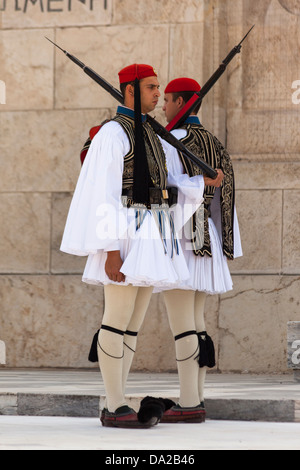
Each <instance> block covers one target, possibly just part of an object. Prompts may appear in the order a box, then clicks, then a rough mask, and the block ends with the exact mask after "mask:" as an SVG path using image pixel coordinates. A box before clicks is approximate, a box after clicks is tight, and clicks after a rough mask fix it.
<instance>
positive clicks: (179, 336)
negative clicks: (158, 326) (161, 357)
mask: <svg viewBox="0 0 300 470" xmlns="http://www.w3.org/2000/svg"><path fill="white" fill-rule="evenodd" d="M196 334H197V331H196V330H190V331H185V332H184V333H180V334H179V335H176V336H175V341H177V340H178V339H181V338H185V336H190V335H196Z"/></svg>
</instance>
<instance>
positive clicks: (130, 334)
mask: <svg viewBox="0 0 300 470" xmlns="http://www.w3.org/2000/svg"><path fill="white" fill-rule="evenodd" d="M125 335H128V336H137V335H138V332H137V331H130V330H126V331H125Z"/></svg>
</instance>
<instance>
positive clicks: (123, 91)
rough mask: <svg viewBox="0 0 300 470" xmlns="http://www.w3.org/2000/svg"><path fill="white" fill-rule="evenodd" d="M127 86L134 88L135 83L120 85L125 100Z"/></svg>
mask: <svg viewBox="0 0 300 470" xmlns="http://www.w3.org/2000/svg"><path fill="white" fill-rule="evenodd" d="M127 85H132V86H134V82H126V83H120V90H121V93H122V95H123V98H125V90H126V87H127Z"/></svg>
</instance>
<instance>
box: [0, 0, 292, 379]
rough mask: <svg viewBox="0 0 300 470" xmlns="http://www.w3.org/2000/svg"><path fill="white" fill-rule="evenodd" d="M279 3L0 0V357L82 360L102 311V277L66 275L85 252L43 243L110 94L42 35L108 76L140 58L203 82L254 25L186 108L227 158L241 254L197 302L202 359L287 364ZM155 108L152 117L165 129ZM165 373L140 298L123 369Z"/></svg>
mask: <svg viewBox="0 0 300 470" xmlns="http://www.w3.org/2000/svg"><path fill="white" fill-rule="evenodd" d="M295 5H296V2H294V1H292V0H290V1H289V0H285V1H284V0H262V1H260V2H252V1H250V0H226V1H224V0H223V1H222V0H185V1H182V0H152V1H151V2H147V1H146V0H140V1H138V2H137V1H136V0H105V1H104V0H103V1H102V0H98V1H97V0H86V1H85V0H39V1H36V2H33V1H30V0H28V1H26V0H7V1H5V0H0V25H1V30H0V64H1V68H0V80H2V81H4V82H5V84H6V104H0V124H1V126H0V128H1V144H0V159H1V173H0V183H1V184H0V208H1V214H2V224H0V237H1V244H0V298H1V305H0V340H2V341H4V342H5V345H6V363H7V367H67V368H69V367H95V365H92V364H91V363H89V362H88V361H87V355H88V350H89V346H90V341H91V339H92V336H93V334H94V332H95V330H96V329H97V328H98V327H99V325H100V323H101V317H102V312H103V291H102V288H97V287H93V286H88V285H86V284H83V283H82V282H81V273H82V270H83V267H84V263H85V259H84V258H77V257H72V256H69V255H66V254H63V253H61V252H59V245H60V240H61V235H62V231H63V227H64V223H65V219H66V215H67V211H68V207H69V204H70V200H71V197H72V191H73V190H74V187H75V184H76V181H77V178H78V174H79V171H80V162H79V152H80V149H81V147H82V144H83V142H84V141H85V139H86V137H87V133H88V130H89V128H90V127H92V126H94V125H96V124H98V123H99V122H100V121H102V120H103V119H105V118H107V117H110V116H112V115H113V114H114V110H115V106H116V103H115V102H114V100H113V98H112V97H110V96H109V95H108V94H107V93H105V92H104V91H103V90H101V89H100V87H99V86H97V85H96V84H95V83H93V82H92V81H91V79H90V78H89V77H88V76H86V75H85V74H84V73H83V72H82V70H80V69H79V68H78V67H76V65H75V64H73V63H72V62H71V61H69V60H68V59H67V58H66V57H65V56H64V54H63V53H62V52H60V51H59V50H57V49H56V48H54V46H52V45H51V44H50V43H49V42H48V41H47V40H46V39H45V36H47V37H48V38H49V39H51V40H53V41H55V42H56V43H58V44H59V45H60V46H61V47H63V48H64V49H66V50H68V51H69V52H70V53H72V54H74V55H75V56H76V57H78V58H79V59H80V60H82V61H83V62H84V63H86V64H87V65H89V66H90V67H91V68H93V69H94V70H96V71H97V72H98V73H99V74H100V75H102V76H103V77H104V78H106V79H107V80H108V81H110V82H111V83H112V84H113V85H114V86H116V87H117V86H118V82H117V72H118V71H119V70H120V69H121V68H122V67H123V66H125V65H128V64H129V63H134V62H144V63H150V64H152V65H153V66H154V68H155V69H156V70H157V71H158V73H159V79H160V82H161V85H162V90H163V89H164V85H165V84H166V83H167V81H168V80H170V79H172V78H175V77H176V76H179V75H186V76H191V77H193V78H196V79H198V80H199V81H200V82H202V83H203V82H204V81H206V80H207V79H208V78H209V76H210V75H211V74H212V73H213V71H214V70H215V69H216V68H217V67H218V65H219V63H220V62H221V60H222V59H223V58H224V57H225V56H226V55H227V53H228V51H229V50H230V49H231V48H232V47H233V46H234V45H235V44H237V43H238V42H239V40H240V39H241V38H242V37H243V35H244V34H245V32H246V31H247V30H248V29H249V28H250V26H252V24H254V23H255V28H254V30H253V32H252V33H251V35H250V36H249V38H248V39H247V41H246V42H245V43H244V45H243V48H242V53H241V55H239V56H237V57H235V59H234V60H233V62H232V63H231V64H230V66H229V67H228V70H227V71H226V73H225V74H224V75H223V76H222V78H221V79H220V81H219V82H218V83H217V84H216V86H215V87H214V89H213V90H211V92H210V93H209V95H207V97H206V98H205V102H204V103H203V107H202V108H203V109H202V111H201V113H200V118H201V120H202V121H203V124H204V125H205V126H206V127H207V128H208V129H210V130H212V131H213V132H214V133H215V134H216V135H217V136H218V137H219V138H220V140H222V141H223V142H224V143H226V145H227V146H228V149H229V150H230V152H231V154H232V158H233V161H234V169H235V173H236V185H237V199H236V204H237V210H238V215H239V221H240V228H241V233H242V241H243V250H244V257H243V258H241V259H237V260H235V261H233V262H231V263H230V268H231V272H232V275H233V280H234V289H233V291H232V292H229V293H228V294H226V295H223V296H214V297H208V299H207V303H206V318H207V329H208V331H209V332H210V333H211V335H212V336H213V337H214V340H215V345H216V349H217V368H216V369H215V370H219V371H221V372H229V371H236V372H240V371H245V370H247V371H251V372H268V373H272V372H275V373H277V372H285V371H286V370H287V365H286V324H287V321H296V320H299V319H300V318H299V306H298V304H299V296H298V290H299V287H300V250H299V248H300V242H299V237H298V231H299V229H298V227H299V222H300V220H299V219H300V216H299V209H298V208H299V202H300V183H299V181H300V178H299V176H300V158H299V137H298V133H297V131H298V129H299V109H300V108H299V106H300V104H299V105H297V104H295V102H296V101H297V100H295V99H293V98H292V97H293V96H294V97H296V95H295V93H296V91H297V90H293V88H292V83H293V82H295V81H296V80H298V79H299V80H300V70H299V65H298V61H297V60H296V57H297V53H298V52H297V51H298V48H299V44H298V41H299V39H298V37H297V31H299V15H300V10H299V8H298V7H297V6H295ZM293 91H294V95H293ZM293 101H294V102H293ZM2 102H3V100H2ZM162 103H163V100H162V98H161V100H160V105H159V107H158V110H157V111H156V113H155V114H156V117H157V119H159V120H160V121H161V122H162V123H163V124H165V122H164V119H163V113H162V111H161V107H162ZM297 176H298V177H297ZM175 368H176V363H175V359H174V348H173V340H172V337H171V333H170V330H169V327H168V323H167V318H166V312H165V307H164V304H163V302H162V299H161V296H160V295H158V294H155V295H153V298H152V301H151V304H150V308H149V311H148V313H147V318H146V321H145V324H144V326H143V328H142V331H141V333H140V335H139V343H138V351H137V354H136V358H135V360H134V369H135V370H150V371H159V370H160V371H167V370H175Z"/></svg>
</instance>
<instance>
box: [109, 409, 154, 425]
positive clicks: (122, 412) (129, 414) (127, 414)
mask: <svg viewBox="0 0 300 470" xmlns="http://www.w3.org/2000/svg"><path fill="white" fill-rule="evenodd" d="M100 420H101V422H102V425H103V426H106V427H110V428H150V427H152V426H155V425H156V424H157V423H158V421H159V420H158V418H156V417H151V418H150V419H149V420H148V421H147V422H143V423H141V422H140V421H139V420H138V416H137V413H136V412H135V411H134V410H133V409H132V408H129V406H127V405H124V406H120V408H118V409H117V410H116V411H115V412H114V413H112V412H110V411H108V410H107V409H105V410H103V411H102V413H101V417H100Z"/></svg>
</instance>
